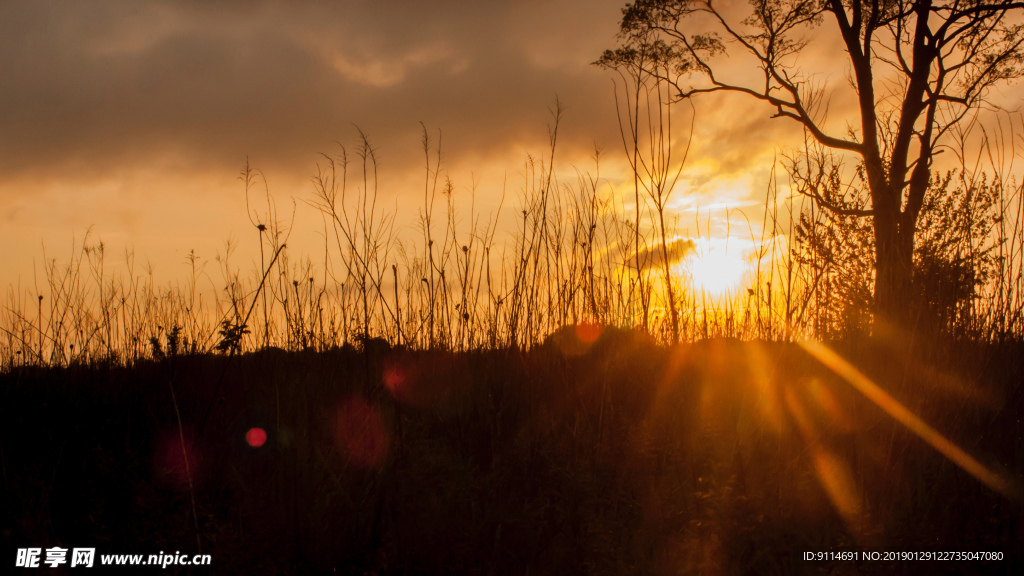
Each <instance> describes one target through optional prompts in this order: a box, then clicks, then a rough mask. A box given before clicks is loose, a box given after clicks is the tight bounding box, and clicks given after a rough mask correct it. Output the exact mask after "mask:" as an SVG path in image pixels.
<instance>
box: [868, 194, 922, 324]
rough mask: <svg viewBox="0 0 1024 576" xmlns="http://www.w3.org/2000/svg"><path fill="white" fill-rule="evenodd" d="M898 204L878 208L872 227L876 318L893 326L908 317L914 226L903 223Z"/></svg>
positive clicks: (909, 312)
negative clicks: (886, 207)
mask: <svg viewBox="0 0 1024 576" xmlns="http://www.w3.org/2000/svg"><path fill="white" fill-rule="evenodd" d="M900 216H901V214H900V211H899V207H898V205H897V206H896V207H895V209H889V210H886V209H882V210H877V208H876V213H875V217H874V226H875V314H876V319H880V320H883V321H884V322H886V323H889V324H894V325H896V326H903V325H906V324H907V322H908V321H909V320H910V318H911V310H912V307H913V296H912V295H913V291H912V290H911V281H912V278H913V265H914V228H913V226H902V225H901V220H902V218H900Z"/></svg>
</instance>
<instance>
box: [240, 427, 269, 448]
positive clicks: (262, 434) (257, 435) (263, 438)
mask: <svg viewBox="0 0 1024 576" xmlns="http://www.w3.org/2000/svg"><path fill="white" fill-rule="evenodd" d="M245 441H246V442H248V443H249V446H252V447H253V448H259V447H260V446H263V445H264V444H266V443H267V431H266V430H264V429H263V428H260V427H258V426H257V427H255V428H250V429H249V431H248V432H246V433H245Z"/></svg>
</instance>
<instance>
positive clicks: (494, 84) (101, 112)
mask: <svg viewBox="0 0 1024 576" xmlns="http://www.w3.org/2000/svg"><path fill="white" fill-rule="evenodd" d="M622 6H623V2H621V0H545V1H539V0H524V1H517V2H480V1H455V0H447V1H432V2H418V1H412V0H382V1H342V2H289V3H283V2H259V1H257V2H241V1H207V0H203V1H198V0H196V1H189V0H173V1H160V0H156V1H147V2H128V1H115V0H97V1H93V2H88V3H84V2H76V1H67V2H60V1H51V0H44V1H37V0H33V1H23V0H8V1H5V2H3V3H0V74H2V76H3V77H4V79H5V80H4V82H3V83H0V223H2V224H0V243H2V244H3V245H4V246H6V247H7V249H6V250H4V252H5V253H6V256H5V257H4V258H3V260H4V262H3V263H2V265H0V285H4V286H7V285H11V284H16V283H18V282H20V283H21V284H22V285H23V286H24V285H26V284H31V283H32V277H33V266H34V267H35V270H36V273H35V274H36V275H37V276H38V274H39V272H40V271H41V264H42V262H43V255H44V251H45V254H46V257H47V258H53V257H57V258H59V259H65V260H66V259H67V257H68V256H69V255H70V251H71V246H72V241H73V239H77V240H78V241H81V239H82V237H83V236H84V235H85V233H86V232H87V231H90V238H91V240H93V241H96V240H100V239H102V240H103V241H104V244H105V246H106V248H107V254H108V258H112V259H114V260H116V261H120V260H122V259H123V255H124V251H125V249H126V248H130V249H133V250H134V252H135V255H136V263H137V266H141V265H142V264H144V263H145V262H147V261H148V262H149V263H150V264H152V266H153V269H154V271H155V273H156V274H157V275H158V276H160V277H162V278H164V279H166V280H171V279H173V278H175V277H176V276H178V275H180V274H182V273H184V272H185V270H186V267H185V260H184V257H185V255H186V254H187V253H188V252H189V250H195V251H196V253H197V254H199V255H200V256H201V257H203V258H208V259H209V258H212V257H213V256H214V255H215V254H216V253H217V251H219V250H220V251H222V250H223V247H224V242H225V240H226V239H228V238H229V237H230V238H234V239H235V240H236V241H237V243H238V245H239V246H240V249H241V250H242V251H243V253H244V252H245V250H246V249H247V248H254V246H248V245H249V244H252V245H255V238H252V239H251V240H253V241H252V242H249V240H250V238H249V237H250V236H254V233H253V232H252V231H251V225H250V224H249V221H248V219H247V217H246V207H245V196H244V189H243V187H242V184H241V182H240V181H239V180H238V174H239V171H240V170H241V169H242V167H243V166H244V164H245V161H246V159H247V158H248V159H249V162H250V163H251V164H252V165H253V166H254V167H256V168H258V169H260V170H261V171H262V172H263V174H264V175H265V176H266V180H267V183H268V185H269V190H270V192H271V194H272V195H273V197H274V198H275V200H276V202H277V205H278V209H279V210H280V211H281V212H282V213H284V214H285V215H286V216H287V215H290V212H291V210H292V203H293V202H292V200H293V199H294V200H295V205H296V206H297V208H296V225H295V228H296V236H295V237H294V238H293V245H297V246H299V249H301V247H302V246H303V242H305V243H306V244H307V245H309V246H310V249H315V244H316V242H317V239H316V235H315V233H316V232H317V231H318V230H319V229H320V227H321V224H320V221H319V219H318V218H317V217H316V214H315V212H314V211H313V210H312V209H311V208H310V207H309V206H308V205H306V204H305V202H306V201H307V200H309V199H311V197H312V186H311V184H310V178H311V176H312V175H313V174H314V173H315V171H316V163H317V161H318V159H320V160H322V158H321V157H320V156H319V154H320V153H329V154H333V153H336V152H337V150H338V143H341V144H344V145H345V146H346V147H348V148H349V149H350V150H352V149H354V147H355V145H356V143H357V134H358V133H357V127H358V129H360V130H362V131H363V132H364V133H365V134H366V135H367V136H368V138H369V140H370V142H371V143H372V144H373V146H375V148H376V149H377V152H378V158H379V161H380V170H381V172H380V173H381V186H380V193H381V195H382V197H383V198H384V199H386V200H387V202H388V205H391V206H399V207H400V208H399V212H400V213H402V214H400V217H399V219H398V220H397V222H398V223H399V225H400V226H408V227H411V226H412V225H413V222H414V221H415V218H416V210H415V209H414V208H408V209H406V208H405V207H406V206H415V205H416V204H411V203H412V202H416V203H418V202H420V198H421V196H422V186H423V178H424V167H423V164H424V159H423V152H422V149H421V143H420V138H421V131H422V128H421V124H420V123H421V122H422V123H423V125H425V126H426V127H427V128H428V129H429V130H430V131H431V133H432V134H434V135H435V136H436V135H437V131H438V130H440V133H441V135H442V142H443V149H444V165H445V166H446V167H447V168H448V171H449V174H450V175H451V177H452V179H453V181H454V182H455V185H456V191H457V193H458V194H460V195H462V196H463V197H467V196H468V194H469V193H470V192H469V191H470V189H471V188H473V187H475V189H476V193H477V198H478V200H477V202H478V208H479V209H480V210H481V211H485V210H490V209H496V208H497V199H498V198H500V194H501V191H502V189H503V187H504V189H505V190H506V192H507V195H508V197H509V198H514V197H515V194H516V193H517V192H519V191H521V189H522V187H523V184H522V172H523V164H524V162H525V159H526V155H527V154H533V155H534V156H543V155H544V154H545V151H546V143H547V137H548V132H547V131H548V126H549V124H550V123H551V113H550V110H551V108H552V107H553V106H554V102H555V98H556V96H557V98H558V99H559V100H560V101H561V102H562V103H563V105H564V106H565V108H566V111H565V115H564V120H563V122H562V124H561V126H560V130H559V142H558V150H557V154H558V155H557V157H556V169H559V170H561V171H564V172H566V173H572V171H573V170H574V169H575V168H580V169H583V170H590V171H594V164H593V160H592V159H591V156H592V155H593V151H594V149H595V146H597V147H599V148H601V149H602V152H603V158H604V160H603V161H602V166H601V173H602V174H605V175H612V176H613V177H614V174H616V173H617V172H618V173H621V170H622V169H623V166H624V159H625V155H624V152H623V149H622V144H621V140H620V136H619V132H618V124H617V121H616V110H615V100H614V97H613V84H612V74H611V73H610V72H608V71H607V70H602V69H600V68H598V67H596V66H593V65H592V64H591V63H592V62H593V61H594V60H596V59H597V58H598V57H599V56H600V54H601V52H602V51H603V50H604V49H606V48H610V47H613V46H614V44H615V33H616V31H617V27H618V23H619V15H620V10H621V8H622ZM708 108H709V109H708V110H707V111H705V112H706V113H707V114H708V115H709V116H714V115H715V113H716V107H714V106H711V107H708ZM705 112H701V111H700V110H698V113H700V114H704V113H705ZM766 119H767V114H765V115H763V116H761V117H755V118H751V119H750V121H749V122H750V123H752V124H757V125H760V126H763V125H769V124H768V123H767V122H766ZM702 125H703V123H702ZM769 127H771V126H770V125H769ZM750 128H751V126H750V125H748V124H738V125H734V126H730V127H729V128H726V129H724V130H722V131H720V132H719V133H717V134H714V133H711V132H708V131H705V133H702V134H703V136H701V138H705V143H707V142H721V143H722V144H720V145H713V144H710V145H703V146H701V148H702V149H701V152H700V153H697V154H694V156H693V160H692V165H693V166H694V167H695V168H694V169H693V172H692V174H688V176H687V177H688V178H689V177H692V178H693V179H694V182H699V185H700V186H703V188H702V189H704V190H705V193H707V194H711V193H712V191H713V192H714V193H715V194H719V195H721V194H723V193H724V194H725V197H723V198H719V200H720V201H723V202H725V203H726V204H729V203H733V204H740V203H743V202H745V201H748V200H749V198H747V196H748V195H752V194H753V193H754V191H749V190H746V189H745V188H744V187H745V186H747V184H748V183H747V182H746V181H742V182H738V181H737V178H739V180H743V178H740V177H739V176H737V175H741V174H742V173H743V171H744V170H745V169H746V168H747V167H748V166H747V165H746V164H747V163H748V160H750V158H749V147H751V146H755V145H760V147H761V148H762V149H764V148H766V147H767V148H770V146H767V144H768V143H770V141H771V138H772V130H766V131H764V134H763V135H762V136H761V137H760V138H756V137H755V138H750V137H747V138H746V142H744V144H743V145H736V144H728V143H729V142H733V141H734V139H733V138H731V137H730V136H729V133H730V132H732V133H734V134H735V133H746V134H748V135H749V134H750V133H751V131H750ZM699 130H701V129H700V128H698V131H699ZM698 139H699V138H698ZM762 152H763V150H762ZM768 154H770V152H768ZM760 155H762V156H763V154H760ZM769 158H770V156H769ZM712 171H713V172H715V173H717V174H719V175H720V176H722V178H719V179H718V181H716V182H714V183H712V182H710V177H709V174H710V173H711V172H712ZM711 184H713V186H712V185H711ZM609 185H611V184H609ZM762 193H763V191H761V190H758V191H756V195H757V196H760V195H761V194H762ZM752 197H753V196H751V198H752ZM695 198H697V196H696V195H693V194H691V195H689V196H688V197H687V198H683V197H682V195H681V196H680V202H688V203H689V204H690V205H691V207H692V206H695V205H700V204H702V202H700V201H697V200H695ZM249 254H250V255H251V252H249ZM242 263H244V261H243V262H242Z"/></svg>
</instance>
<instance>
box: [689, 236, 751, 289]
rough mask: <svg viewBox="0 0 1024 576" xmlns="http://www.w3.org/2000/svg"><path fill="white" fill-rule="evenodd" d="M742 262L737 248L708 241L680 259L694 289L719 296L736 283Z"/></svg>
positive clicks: (742, 270)
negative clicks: (687, 256) (685, 257)
mask: <svg viewBox="0 0 1024 576" xmlns="http://www.w3.org/2000/svg"><path fill="white" fill-rule="evenodd" d="M746 270H747V266H746V263H745V262H744V259H743V257H742V256H741V253H740V250H739V249H738V248H735V247H733V248H732V249H730V247H729V246H728V245H727V244H726V243H724V242H715V241H710V242H708V243H706V244H705V245H704V246H703V247H702V248H701V249H699V250H698V251H697V252H695V253H694V254H692V255H691V256H690V257H689V258H687V259H686V260H685V261H684V262H683V263H682V273H683V274H689V275H690V277H691V278H692V280H693V290H694V292H701V291H703V292H705V293H706V294H708V295H710V296H719V295H722V294H725V293H727V292H730V291H732V290H735V289H737V288H739V287H740V284H741V282H742V281H743V275H744V273H745V272H746Z"/></svg>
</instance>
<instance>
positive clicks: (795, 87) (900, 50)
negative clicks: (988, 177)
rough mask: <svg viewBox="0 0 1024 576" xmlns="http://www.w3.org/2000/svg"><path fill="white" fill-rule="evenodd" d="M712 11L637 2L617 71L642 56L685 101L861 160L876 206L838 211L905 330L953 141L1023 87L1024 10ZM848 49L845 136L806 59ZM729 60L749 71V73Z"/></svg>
mask: <svg viewBox="0 0 1024 576" xmlns="http://www.w3.org/2000/svg"><path fill="white" fill-rule="evenodd" d="M735 8H736V7H735V6H733V5H730V6H728V7H726V6H719V5H718V4H716V3H714V2H711V1H707V0H705V1H695V0H638V1H637V2H634V3H632V4H627V5H626V7H625V8H624V9H623V18H622V24H621V31H620V38H621V45H620V46H619V47H618V48H617V49H615V50H609V51H606V52H605V53H604V55H603V56H602V58H601V60H600V61H599V62H600V63H602V64H605V65H616V64H620V63H624V62H633V61H636V60H637V59H638V58H640V57H641V56H642V58H643V59H644V60H645V61H648V62H651V61H652V56H653V61H654V64H651V65H649V69H650V71H651V72H652V73H657V70H658V68H659V67H664V66H665V65H666V64H669V65H671V70H672V74H671V75H665V77H664V80H665V81H667V82H670V83H672V84H673V86H674V87H675V88H676V90H677V91H678V97H679V98H683V99H685V98H690V97H693V96H695V95H697V94H702V93H708V92H723V91H724V92H736V93H740V94H745V95H747V96H749V97H750V98H753V99H756V100H761V101H763V102H765V103H767V104H769V105H771V106H772V107H774V108H775V110H776V112H775V116H774V117H782V118H789V119H792V120H795V121H796V122H798V123H799V124H801V125H802V126H803V127H804V129H806V130H807V131H808V132H809V133H810V134H811V135H812V136H813V137H814V139H815V140H817V142H819V143H820V144H822V145H824V146H825V147H827V148H830V149H832V150H834V151H837V152H842V153H844V154H852V155H854V156H856V163H857V164H858V165H859V170H860V171H861V172H862V174H863V183H864V185H865V187H866V189H867V193H868V196H869V198H870V205H866V206H844V205H837V204H834V203H830V202H829V201H828V199H827V198H825V197H824V196H823V195H822V194H821V193H820V191H818V190H815V189H814V188H807V189H805V190H804V192H805V193H806V194H809V195H811V196H812V197H813V198H814V199H815V201H816V202H817V203H818V204H819V205H820V206H822V207H823V208H825V209H827V210H830V211H831V212H832V213H834V214H836V215H838V216H843V217H870V218H871V224H872V232H873V236H874V249H875V286H874V300H875V307H876V312H878V313H880V314H882V315H883V316H885V317H888V318H890V319H892V320H897V321H899V320H904V319H905V318H906V312H907V311H908V310H910V309H911V307H910V306H909V304H910V303H911V301H912V300H913V299H914V297H915V295H914V290H913V288H912V277H913V272H912V268H913V261H914V236H915V232H916V231H917V229H918V225H919V217H920V215H921V211H922V207H923V205H924V202H925V195H926V192H927V190H928V188H929V185H930V183H931V181H932V161H933V159H934V157H935V154H936V153H937V152H938V151H939V147H940V146H941V145H942V143H943V139H944V137H946V136H948V135H949V133H950V130H951V129H952V128H953V127H955V126H957V125H958V124H959V123H960V122H961V121H962V120H963V119H964V118H966V117H968V116H969V115H970V114H971V113H972V112H973V111H975V110H977V109H978V108H979V106H980V105H981V104H983V103H984V102H985V101H986V96H987V93H988V89H989V88H991V87H992V86H993V85H994V84H996V83H998V82H1000V81H1003V80H1006V79H1010V78H1016V77H1019V76H1020V75H1021V70H1020V64H1021V61H1022V51H1021V44H1022V42H1024V34H1022V30H1024V24H1021V23H1020V22H1021V18H1020V11H1021V9H1024V2H1013V1H1009V0H992V1H986V0H946V1H935V0H917V1H905V0H872V1H851V0H751V1H750V2H749V8H748V9H746V10H742V9H735ZM818 27H824V28H826V29H825V30H823V32H824V33H826V34H832V33H834V34H835V35H836V36H837V37H838V38H841V40H842V45H843V49H844V50H843V52H842V53H837V54H836V55H835V57H834V58H830V59H827V60H826V61H829V62H837V61H839V59H843V60H845V61H846V62H847V63H848V65H849V68H848V73H847V76H848V78H847V79H848V81H849V85H850V86H851V87H852V89H853V91H854V93H855V94H854V95H855V98H856V102H857V110H858V112H859V115H860V118H859V122H858V121H857V119H856V118H849V119H847V120H848V122H847V124H846V126H845V130H846V132H845V133H842V134H836V133H833V132H832V131H831V128H830V127H829V126H826V125H825V120H826V116H827V112H828V103H829V100H828V99H827V98H825V94H826V92H825V90H824V87H823V86H822V85H821V84H820V83H819V84H815V82H814V75H813V74H812V73H811V72H810V71H809V70H807V69H805V68H804V66H803V62H802V61H801V59H800V52H801V51H802V50H804V49H805V48H806V47H807V46H808V45H809V43H810V38H809V34H810V32H811V31H812V30H814V29H816V28H818ZM727 46H728V48H729V52H730V56H739V55H743V56H746V57H748V58H749V60H748V62H747V64H748V65H749V67H747V68H744V67H743V66H742V65H740V66H737V64H736V59H735V58H734V59H732V60H731V62H730V63H729V66H728V67H727V66H725V65H723V60H722V58H721V57H722V56H724V55H725V53H726V49H727Z"/></svg>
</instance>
